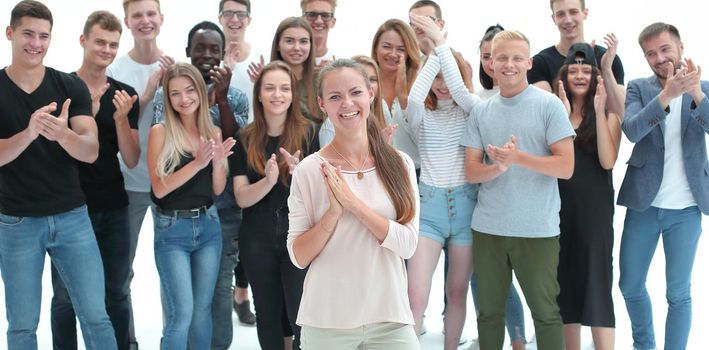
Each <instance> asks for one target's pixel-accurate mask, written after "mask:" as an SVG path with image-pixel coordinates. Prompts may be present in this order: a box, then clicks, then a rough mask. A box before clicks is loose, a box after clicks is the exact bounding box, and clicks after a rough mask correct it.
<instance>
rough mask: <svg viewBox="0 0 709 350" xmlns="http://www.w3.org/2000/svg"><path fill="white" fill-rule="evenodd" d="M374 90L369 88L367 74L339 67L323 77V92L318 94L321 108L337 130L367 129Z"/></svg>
mask: <svg viewBox="0 0 709 350" xmlns="http://www.w3.org/2000/svg"><path fill="white" fill-rule="evenodd" d="M372 96H373V95H372V90H371V88H367V82H366V81H365V77H364V76H363V75H362V73H361V72H360V71H358V70H357V69H354V68H339V69H335V70H332V71H330V72H328V73H327V74H326V75H325V76H324V77H323V78H322V96H318V105H319V106H320V109H321V110H322V111H323V112H324V113H325V114H326V115H327V116H328V118H330V120H332V124H333V125H334V126H335V130H336V133H337V132H338V131H337V130H353V129H355V130H356V129H357V128H360V127H361V128H364V129H365V130H366V123H367V118H368V117H369V112H370V104H371V103H372V99H373V97H372Z"/></svg>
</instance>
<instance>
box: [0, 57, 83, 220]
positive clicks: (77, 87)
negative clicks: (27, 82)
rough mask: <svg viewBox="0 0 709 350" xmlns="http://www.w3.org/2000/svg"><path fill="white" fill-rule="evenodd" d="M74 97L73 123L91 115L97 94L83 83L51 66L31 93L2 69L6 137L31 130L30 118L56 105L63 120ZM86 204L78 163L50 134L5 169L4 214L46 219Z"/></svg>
mask: <svg viewBox="0 0 709 350" xmlns="http://www.w3.org/2000/svg"><path fill="white" fill-rule="evenodd" d="M67 98H70V99H71V105H70V106H69V119H70V120H69V124H70V125H71V118H73V117H74V116H77V115H84V116H91V96H90V94H89V89H88V88H87V87H86V84H84V82H83V81H81V79H79V78H78V77H76V76H72V75H70V74H67V73H62V72H59V71H56V70H54V69H52V68H49V67H46V69H45V73H44V78H43V79H42V82H41V83H40V85H39V87H37V89H36V90H35V91H33V92H32V93H29V94H28V93H26V92H25V91H23V90H22V89H21V88H20V87H18V86H17V85H15V83H14V82H13V81H12V80H10V78H9V77H8V76H7V73H6V72H5V69H3V70H2V71H0V139H7V138H10V137H12V136H14V135H15V134H17V133H19V132H21V131H23V130H25V129H26V128H27V126H28V125H29V121H30V116H31V115H32V113H34V112H35V111H36V110H37V109H39V108H41V107H44V106H46V105H48V104H50V103H51V102H56V103H57V109H56V111H54V112H52V115H54V116H59V113H60V112H61V108H62V105H63V104H64V101H65V100H66V99H67ZM84 203H85V199H84V194H83V192H82V191H81V186H80V184H79V172H78V167H77V165H76V160H75V159H74V158H72V157H71V156H70V155H69V154H68V153H67V152H66V151H65V150H64V149H63V148H62V147H61V146H60V145H59V143H57V142H55V141H49V140H47V139H46V138H44V136H41V135H40V136H39V137H37V139H35V140H34V141H32V143H31V144H30V145H29V146H27V148H26V149H25V150H24V151H23V152H22V153H21V154H20V155H19V156H18V157H17V158H15V159H14V160H13V161H11V162H10V163H8V164H5V165H4V166H2V167H0V211H1V212H2V213H4V214H7V215H13V216H30V217H41V216H49V215H55V214H60V213H64V212H67V211H69V210H71V209H74V208H76V207H79V206H81V205H83V204H84Z"/></svg>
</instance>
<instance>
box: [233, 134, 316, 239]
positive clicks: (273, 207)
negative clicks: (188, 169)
mask: <svg viewBox="0 0 709 350" xmlns="http://www.w3.org/2000/svg"><path fill="white" fill-rule="evenodd" d="M241 136H242V135H241V133H237V135H236V137H235V139H236V146H234V148H233V150H234V154H233V155H232V156H231V157H229V169H230V171H231V176H239V175H246V177H247V178H248V179H249V183H252V184H253V183H256V182H258V181H259V180H261V179H263V178H264V176H263V175H261V174H259V173H257V172H256V170H254V169H253V168H251V167H250V166H249V165H248V163H247V161H246V145H245V144H244V142H243V138H242V137H241ZM307 137H308V138H309V139H310V141H309V142H308V143H309V147H307V148H306V147H305V146H306V145H307V143H306V142H303V147H302V148H301V156H302V157H303V158H305V157H306V156H308V155H309V154H311V153H313V152H317V151H318V150H319V149H320V142H319V141H318V136H317V133H316V132H315V128H312V129H311V130H310V131H309V133H308V136H307ZM279 147H280V139H279V137H272V136H269V137H268V142H267V143H266V149H265V151H264V157H265V158H266V159H269V158H271V154H274V153H275V154H276V157H277V158H278V159H280V158H281V154H280V153H279V152H278V149H279ZM288 184H289V185H290V177H288ZM289 195H290V187H289V186H285V185H284V184H283V183H282V182H281V181H280V179H279V180H278V182H277V183H276V185H275V186H273V188H272V189H271V191H270V192H268V194H266V196H265V197H263V198H262V199H261V200H260V201H258V202H257V203H256V204H254V205H252V206H250V207H248V208H244V211H243V221H242V227H246V228H247V229H258V230H259V231H268V232H276V233H277V234H283V233H286V232H288V196H289Z"/></svg>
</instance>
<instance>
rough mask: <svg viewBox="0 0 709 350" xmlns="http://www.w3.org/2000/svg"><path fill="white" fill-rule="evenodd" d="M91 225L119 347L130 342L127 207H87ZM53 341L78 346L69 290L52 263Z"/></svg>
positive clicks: (62, 345)
mask: <svg viewBox="0 0 709 350" xmlns="http://www.w3.org/2000/svg"><path fill="white" fill-rule="evenodd" d="M89 218H90V219H91V226H92V227H93V229H94V233H95V234H96V242H97V243H98V248H99V251H100V253H101V261H103V273H104V276H105V280H106V311H107V312H108V317H109V318H110V319H111V323H112V324H113V330H114V332H115V334H116V341H117V343H118V349H121V350H124V349H125V350H127V349H128V346H129V338H128V322H129V319H130V303H129V299H128V296H129V295H130V289H129V288H128V273H129V271H130V264H129V262H128V250H129V242H128V211H127V210H126V208H125V207H124V208H118V209H111V210H91V211H89ZM52 287H53V290H54V297H53V298H52V313H51V323H52V342H53V343H54V349H55V350H59V349H62V350H64V349H67V350H74V349H77V341H76V319H75V317H76V316H75V313H74V307H73V306H72V303H71V299H70V298H69V292H68V291H67V289H66V286H65V285H64V282H63V281H62V279H61V277H60V276H59V271H57V269H56V266H54V264H52Z"/></svg>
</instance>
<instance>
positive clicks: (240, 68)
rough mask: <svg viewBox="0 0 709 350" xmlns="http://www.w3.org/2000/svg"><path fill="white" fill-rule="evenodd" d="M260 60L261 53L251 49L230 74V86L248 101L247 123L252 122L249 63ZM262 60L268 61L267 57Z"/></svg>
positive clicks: (252, 89) (252, 87)
mask: <svg viewBox="0 0 709 350" xmlns="http://www.w3.org/2000/svg"><path fill="white" fill-rule="evenodd" d="M260 59H261V53H260V52H258V51H256V50H254V49H253V48H252V49H251V54H249V57H247V58H246V59H245V60H243V61H241V62H237V63H236V67H234V68H233V69H232V72H231V83H230V85H231V86H233V87H236V88H237V89H239V90H241V92H243V93H244V94H246V97H247V98H248V99H249V105H250V106H251V107H249V120H248V122H249V123H251V122H252V121H254V109H253V105H254V83H252V82H251V78H249V72H248V69H249V64H251V62H259V60H260ZM264 59H265V60H268V57H264Z"/></svg>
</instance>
